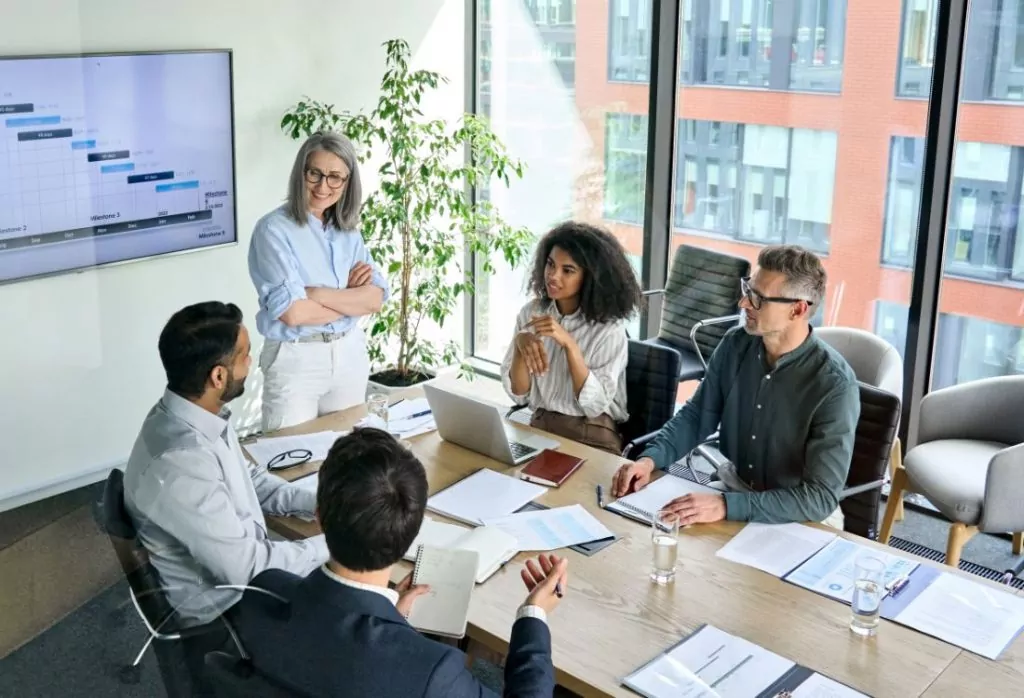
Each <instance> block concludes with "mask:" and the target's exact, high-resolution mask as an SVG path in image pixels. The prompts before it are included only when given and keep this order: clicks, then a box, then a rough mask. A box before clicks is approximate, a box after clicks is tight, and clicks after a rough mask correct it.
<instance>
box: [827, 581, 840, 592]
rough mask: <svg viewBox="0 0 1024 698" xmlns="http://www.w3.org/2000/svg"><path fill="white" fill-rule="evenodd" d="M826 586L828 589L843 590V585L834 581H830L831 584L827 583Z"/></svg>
mask: <svg viewBox="0 0 1024 698" xmlns="http://www.w3.org/2000/svg"><path fill="white" fill-rule="evenodd" d="M828 588H829V591H842V590H843V585H842V584H836V583H835V582H832V583H831V584H829V585H828Z"/></svg>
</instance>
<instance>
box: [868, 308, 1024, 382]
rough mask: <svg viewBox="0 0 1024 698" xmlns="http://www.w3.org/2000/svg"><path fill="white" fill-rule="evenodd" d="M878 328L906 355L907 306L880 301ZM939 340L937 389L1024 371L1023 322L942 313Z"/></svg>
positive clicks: (934, 369) (934, 379)
mask: <svg viewBox="0 0 1024 698" xmlns="http://www.w3.org/2000/svg"><path fill="white" fill-rule="evenodd" d="M874 331H875V334H877V335H878V336H879V337H881V338H882V339H884V340H886V341H887V342H889V343H890V344H892V345H893V346H894V347H896V349H898V350H899V352H900V355H901V356H902V355H903V351H904V347H905V345H906V340H907V306H905V305H902V304H899V303H889V302H885V301H879V302H878V303H877V304H876V306H875V327H874ZM937 340H938V341H937V343H936V349H935V360H934V362H933V366H932V384H931V386H932V389H933V390H938V389H939V388H946V387H949V386H951V385H957V384H958V383H966V382H968V381H973V380H980V379H982V378H996V377H998V376H1012V375H1017V374H1021V375H1024V330H1022V328H1021V327H1020V326H1014V325H1009V324H1005V323H1001V322H994V321H991V320H986V319H983V318H978V317H972V316H968V315H955V314H952V313H940V315H939V323H938V335H937Z"/></svg>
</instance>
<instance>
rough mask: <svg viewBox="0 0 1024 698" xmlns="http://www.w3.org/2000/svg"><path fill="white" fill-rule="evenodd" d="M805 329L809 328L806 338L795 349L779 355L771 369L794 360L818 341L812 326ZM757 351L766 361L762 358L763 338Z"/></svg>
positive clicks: (778, 367)
mask: <svg viewBox="0 0 1024 698" xmlns="http://www.w3.org/2000/svg"><path fill="white" fill-rule="evenodd" d="M807 329H808V330H810V333H809V334H808V335H807V338H806V339H805V340H804V341H803V342H801V343H800V346H798V347H797V348H796V349H794V350H793V351H790V352H787V353H785V354H783V355H782V356H780V357H779V360H778V361H776V362H775V366H774V367H773V368H772V370H776V369H780V368H782V367H783V366H785V365H786V364H789V363H791V362H793V361H796V360H797V359H799V358H800V357H801V356H803V355H804V354H806V353H807V352H809V351H811V348H812V347H814V346H815V345H816V344H817V343H818V338H817V337H816V336H815V334H814V327H810V326H809V327H808V328H807ZM757 353H758V356H760V357H762V360H765V361H766V359H765V358H764V357H765V351H764V340H761V347H760V348H759V349H758V352H757ZM765 365H766V366H767V362H766V363H765Z"/></svg>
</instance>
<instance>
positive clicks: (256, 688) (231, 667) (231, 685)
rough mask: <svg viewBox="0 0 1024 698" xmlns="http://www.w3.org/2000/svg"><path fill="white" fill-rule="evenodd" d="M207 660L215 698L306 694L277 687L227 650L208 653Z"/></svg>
mask: <svg viewBox="0 0 1024 698" xmlns="http://www.w3.org/2000/svg"><path fill="white" fill-rule="evenodd" d="M204 661H205V664H206V673H207V675H208V676H209V678H210V682H211V683H212V684H213V688H214V694H215V695H216V698H299V697H300V696H303V695H304V694H301V693H296V692H294V691H290V690H286V689H285V688H283V687H280V686H278V685H277V684H275V683H274V682H273V681H271V680H270V679H268V678H267V677H265V676H263V675H262V674H259V673H257V672H256V671H255V670H254V669H253V667H252V664H250V663H249V662H247V661H245V660H242V659H239V658H238V657H235V656H232V655H230V654H228V653H227V652H209V653H207V655H206V657H205V658H204Z"/></svg>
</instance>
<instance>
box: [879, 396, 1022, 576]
mask: <svg viewBox="0 0 1024 698" xmlns="http://www.w3.org/2000/svg"><path fill="white" fill-rule="evenodd" d="M905 491H910V492H917V493H919V494H922V495H924V496H925V497H926V498H927V499H928V501H930V502H931V503H932V504H933V505H934V506H935V507H936V508H937V509H938V510H939V511H940V512H941V513H942V515H943V516H945V517H946V518H948V519H949V520H950V521H952V526H951V527H950V529H949V539H948V542H947V544H946V564H947V565H951V566H953V567H957V566H958V565H959V564H960V552H961V550H962V549H963V546H964V544H965V543H966V542H967V541H968V540H970V539H971V536H973V535H974V534H975V533H977V532H978V531H985V532H990V533H1007V532H1011V533H1013V552H1014V554H1015V555H1020V554H1021V552H1022V548H1024V376H1005V377H1002V378H986V379H984V380H979V381H973V382H970V383H964V384H963V385H957V386H953V387H951V388H943V389H942V390H936V391H934V392H932V393H929V394H928V395H926V396H925V398H924V399H923V400H922V401H921V423H920V430H919V438H918V443H917V445H915V446H914V447H913V448H912V449H910V451H909V452H908V453H907V457H906V459H905V461H904V464H903V466H902V467H899V468H897V470H896V473H895V475H894V476H893V482H892V490H891V492H890V494H889V503H888V505H887V506H886V510H885V517H884V519H883V521H882V531H881V536H880V540H881V541H882V542H883V543H884V542H888V540H889V536H890V535H891V533H892V524H893V520H894V519H895V516H896V510H897V507H898V506H899V505H900V504H901V503H902V499H903V493H904V492H905Z"/></svg>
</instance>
